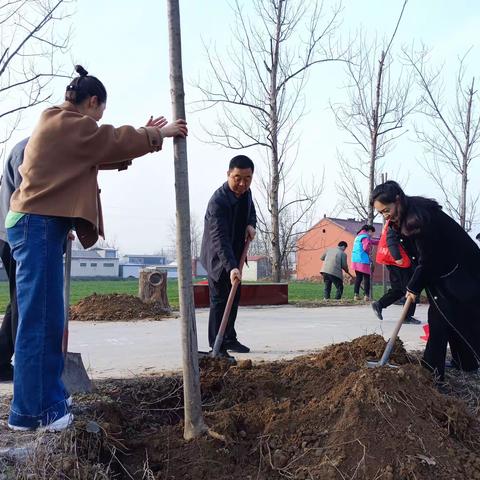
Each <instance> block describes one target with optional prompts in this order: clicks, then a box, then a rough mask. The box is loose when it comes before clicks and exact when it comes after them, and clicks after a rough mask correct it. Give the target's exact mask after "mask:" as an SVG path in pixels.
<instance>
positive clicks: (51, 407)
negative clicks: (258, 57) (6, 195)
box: [5, 66, 187, 430]
mask: <svg viewBox="0 0 480 480" xmlns="http://www.w3.org/2000/svg"><path fill="white" fill-rule="evenodd" d="M76 70H77V73H78V74H79V76H78V77H76V78H74V79H73V80H72V82H71V83H70V84H69V85H68V86H67V90H66V94H65V102H64V103H63V104H62V105H60V106H58V107H52V108H48V109H47V110H45V111H44V112H43V113H42V115H41V117H40V120H39V122H38V124H37V126H36V128H35V130H34V132H33V133H32V136H31V137H30V140H29V142H28V144H27V147H26V149H25V157H24V162H23V165H22V166H21V168H20V169H19V170H20V173H21V175H22V183H21V185H20V187H19V189H18V190H17V191H15V193H14V194H13V196H12V199H11V203H10V212H9V213H8V215H7V219H6V222H5V225H6V227H7V233H8V240H9V244H10V246H11V248H12V253H13V256H14V258H15V260H16V262H17V300H18V311H19V325H18V332H17V339H16V345H15V369H14V395H13V401H12V405H11V410H10V417H9V420H8V424H9V426H10V428H12V429H14V430H34V429H36V428H38V427H41V428H46V429H48V430H62V429H64V428H66V427H68V426H69V425H70V423H71V422H72V419H73V416H72V414H71V413H70V408H69V407H70V405H69V403H70V402H69V401H68V400H67V398H66V397H68V393H67V394H66V392H65V388H64V385H63V383H62V380H61V374H62V370H63V355H62V334H63V323H64V313H63V312H64V310H63V308H64V306H63V295H62V286H63V271H62V265H63V260H62V257H63V247H64V244H65V241H66V238H67V235H68V233H69V231H70V229H72V228H74V229H75V230H76V233H77V236H78V238H79V240H80V242H81V243H82V245H83V246H84V247H85V248H87V247H90V246H92V245H93V244H94V243H95V242H96V241H97V239H98V236H99V235H102V236H103V223H102V209H101V204H100V196H99V189H98V184H97V175H98V170H99V169H113V168H117V169H119V170H120V169H124V168H126V167H128V165H129V164H130V163H131V160H132V159H133V158H137V157H140V156H142V155H145V154H146V153H149V152H156V151H158V150H160V149H161V148H162V142H163V139H164V138H165V137H174V136H182V137H184V136H186V135H187V126H186V122H185V121H184V120H176V121H175V122H173V123H170V124H168V123H167V122H166V120H165V119H164V118H163V117H159V118H157V119H151V120H149V122H148V123H147V125H146V126H145V127H141V128H138V129H137V128H134V127H131V126H122V127H120V128H115V127H113V126H112V125H102V126H98V124H97V122H98V121H99V120H100V119H101V118H102V115H103V112H104V110H105V106H106V101H107V92H106V90H105V87H104V86H103V84H102V82H100V80H98V79H97V78H95V77H93V76H90V75H88V72H86V71H85V70H84V69H83V68H82V67H80V66H77V67H76Z"/></svg>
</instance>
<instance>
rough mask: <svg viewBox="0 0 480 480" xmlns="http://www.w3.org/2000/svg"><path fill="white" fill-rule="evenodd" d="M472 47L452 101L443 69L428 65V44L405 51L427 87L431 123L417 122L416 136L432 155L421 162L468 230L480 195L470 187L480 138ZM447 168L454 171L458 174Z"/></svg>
mask: <svg viewBox="0 0 480 480" xmlns="http://www.w3.org/2000/svg"><path fill="white" fill-rule="evenodd" d="M468 53H469V52H467V53H466V54H465V55H464V56H463V57H462V58H460V59H459V67H458V72H457V76H456V81H455V101H454V102H452V103H453V105H451V104H449V103H446V102H445V100H444V98H443V86H442V84H441V79H440V75H441V72H442V69H441V68H438V69H433V70H432V69H429V68H428V66H427V63H428V61H427V60H428V51H427V50H426V49H425V48H424V49H422V51H421V52H420V53H417V54H409V53H408V52H405V55H406V57H407V59H408V60H409V62H410V64H411V66H412V68H413V69H414V71H415V73H416V78H417V82H418V85H419V87H420V89H421V91H422V99H423V102H422V108H421V111H422V113H423V114H424V116H425V118H426V119H427V125H428V127H429V128H428V129H424V128H421V127H418V126H416V127H415V131H416V134H417V139H418V141H419V142H420V143H421V144H422V145H423V147H424V152H425V153H426V154H427V156H428V157H429V158H428V160H427V161H426V162H420V165H421V166H422V167H423V168H424V169H425V171H426V172H427V173H428V174H429V176H430V177H431V178H432V179H433V181H434V182H435V183H436V184H437V186H438V187H439V188H440V190H441V192H442V194H443V196H444V201H445V206H446V208H447V210H448V212H449V213H450V215H451V216H452V217H454V218H455V219H457V220H458V222H459V223H460V225H461V226H462V228H464V229H465V230H466V231H467V232H468V231H470V230H471V228H472V223H473V222H474V220H475V214H476V206H477V202H478V199H479V195H480V193H478V189H477V193H476V194H472V193H469V189H468V184H469V181H470V175H469V174H470V171H471V166H472V162H473V161H474V160H476V159H477V158H478V156H479V150H478V147H479V139H480V110H479V109H478V105H479V101H480V98H479V95H478V90H477V88H476V86H475V77H474V76H472V77H471V80H470V78H469V79H467V78H466V67H465V59H466V57H467V55H468ZM447 172H451V173H452V174H453V180H452V177H451V176H450V175H447V174H446V173H447Z"/></svg>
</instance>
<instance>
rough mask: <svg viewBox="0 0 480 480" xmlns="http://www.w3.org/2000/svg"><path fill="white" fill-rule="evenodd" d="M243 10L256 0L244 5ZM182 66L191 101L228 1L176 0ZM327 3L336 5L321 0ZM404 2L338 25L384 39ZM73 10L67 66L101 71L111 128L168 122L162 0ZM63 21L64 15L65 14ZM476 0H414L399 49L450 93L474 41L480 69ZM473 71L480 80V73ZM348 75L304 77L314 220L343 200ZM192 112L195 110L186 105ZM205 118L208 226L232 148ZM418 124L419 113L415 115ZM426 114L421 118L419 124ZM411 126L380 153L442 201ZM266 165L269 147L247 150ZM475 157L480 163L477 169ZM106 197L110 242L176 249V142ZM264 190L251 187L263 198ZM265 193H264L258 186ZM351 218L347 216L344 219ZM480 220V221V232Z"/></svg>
mask: <svg viewBox="0 0 480 480" xmlns="http://www.w3.org/2000/svg"><path fill="white" fill-rule="evenodd" d="M243 3H244V4H246V5H247V11H248V8H249V7H248V6H249V2H248V1H246V0H245V1H244V2H243ZM180 4H181V5H180V6H181V15H182V37H183V38H182V41H183V61H184V64H183V69H184V75H185V81H186V95H187V96H186V101H187V102H192V101H194V100H196V99H198V98H199V93H198V92H197V91H196V90H195V89H194V88H193V87H192V84H193V83H195V81H196V80H197V79H200V80H203V79H206V73H207V63H206V61H205V52H204V50H203V47H202V39H203V41H204V42H205V43H207V44H212V43H215V45H216V47H217V49H218V50H219V51H222V49H223V48H224V47H225V46H226V45H227V44H228V43H229V42H230V40H231V30H230V29H231V26H232V24H233V20H234V19H233V17H232V14H231V10H230V8H229V6H228V2H226V1H216V0H203V1H199V0H181V1H180ZM325 4H326V5H327V6H328V5H329V1H328V0H325ZM401 4H402V1H401V0H388V1H385V0H345V1H344V2H343V12H342V19H343V24H342V26H341V29H340V33H341V35H342V37H344V38H347V37H348V35H349V33H351V32H353V31H355V30H357V29H358V28H360V27H363V28H364V29H365V30H366V31H368V32H369V33H370V34H371V35H373V34H375V33H377V34H378V35H379V36H380V37H382V36H384V35H389V34H390V32H391V31H392V28H393V27H394V24H395V21H396V17H397V15H398V12H399V9H400V7H401ZM74 7H75V12H74V14H73V16H72V17H71V19H70V20H71V22H72V25H73V37H72V41H71V51H70V52H69V54H68V55H67V56H66V57H65V59H64V61H63V63H64V65H65V69H66V70H69V68H70V65H73V64H75V63H80V64H82V65H83V66H84V67H85V68H86V69H87V70H88V71H89V72H90V73H91V74H92V75H95V76H97V77H98V78H100V79H101V80H102V81H103V82H104V84H105V86H106V88H107V91H108V104H107V109H106V112H105V115H104V118H103V120H102V122H104V123H111V124H113V125H115V126H120V125H122V124H132V125H135V126H141V125H143V124H144V123H145V121H146V120H147V119H148V117H149V116H150V115H152V114H153V115H159V114H163V115H165V116H167V117H168V118H170V117H171V105H170V91H169V88H170V86H169V72H168V34H167V16H166V2H165V1H164V0H163V1H162V0H135V2H132V1H126V0H101V1H99V0H78V2H77V3H76V4H75V5H74ZM67 22H68V21H67ZM478 25H480V3H479V2H478V1H475V0H457V1H456V2H455V3H453V2H451V1H448V0H410V2H409V4H408V6H407V9H406V12H405V16H404V19H403V22H402V24H401V26H400V30H399V33H398V38H397V40H396V48H395V51H396V52H399V50H400V47H401V46H402V45H406V44H411V42H412V41H413V40H415V42H418V44H420V42H424V43H425V44H426V45H427V46H429V47H431V48H432V49H433V52H432V66H435V65H437V66H440V65H442V64H444V72H443V76H444V79H445V84H446V91H447V92H448V91H449V90H451V88H452V86H453V82H454V80H455V74H456V69H457V65H458V64H457V58H458V56H459V55H463V54H464V53H465V52H466V51H467V50H468V49H469V48H470V47H473V49H472V51H471V52H470V54H469V56H468V61H467V65H468V70H467V74H468V75H469V76H470V77H471V76H472V75H477V74H478V73H479V72H478V66H479V65H480V46H479V45H478V38H479V36H478ZM477 77H478V75H477ZM346 82H347V79H346V76H345V72H344V69H343V68H342V67H341V66H340V65H333V64H324V65H319V66H318V67H315V68H314V69H313V70H312V71H311V74H310V76H309V81H308V85H307V87H306V88H305V91H304V96H305V102H306V105H307V109H306V115H305V116H304V118H303V120H302V121H301V123H300V124H299V125H298V127H297V128H299V131H298V132H297V133H298V134H299V137H300V143H299V155H298V159H297V161H296V164H295V168H294V170H293V172H292V175H293V178H295V180H296V181H300V180H301V179H302V178H303V179H311V178H312V177H317V178H318V177H319V176H320V175H321V174H322V171H323V170H325V174H326V177H325V179H326V185H325V190H324V193H323V195H322V197H321V198H320V200H319V203H318V208H317V215H318V217H321V216H323V214H324V213H326V214H327V215H329V214H332V213H333V212H335V211H336V207H337V205H338V196H337V193H336V189H335V183H336V182H338V181H341V179H340V178H339V175H338V166H337V161H336V155H337V153H336V152H337V150H341V151H346V152H348V148H349V146H348V145H347V144H346V143H345V142H346V141H347V140H348V138H347V137H346V135H345V134H344V133H343V132H342V131H341V130H339V129H338V127H337V125H336V123H335V120H334V117H333V114H332V112H331V111H330V108H329V102H341V101H342V100H345V98H346V92H345V89H344V88H343V87H344V86H345V84H346ZM64 83H65V82H64V81H61V82H60V83H58V84H57V88H56V89H55V92H54V93H55V94H54V97H55V98H56V102H60V101H61V100H62V98H63V92H64V87H65V85H64ZM190 110H192V108H190ZM38 114H39V110H32V111H30V112H28V113H27V114H25V116H24V118H23V121H22V124H21V129H19V130H18V131H17V132H15V135H14V136H13V138H12V139H11V141H10V143H9V146H10V147H11V146H13V145H14V143H16V141H18V140H20V139H21V138H23V137H25V136H27V135H29V133H30V132H31V129H32V128H33V127H34V125H35V123H36V120H37V118H38ZM214 119H215V116H214V112H210V113H208V112H207V113H206V112H203V113H195V114H193V113H191V114H189V116H188V118H187V120H188V122H189V128H190V135H189V138H188V155H189V172H190V201H191V209H192V213H193V215H194V216H195V217H196V218H197V219H198V220H200V221H201V219H202V218H203V214H204V211H205V208H206V204H207V202H208V199H209V197H210V196H211V194H212V193H213V191H214V190H215V189H216V188H218V186H220V185H221V183H222V182H223V181H224V180H225V178H226V169H227V165H228V160H229V159H230V158H231V157H232V156H233V155H234V154H236V153H237V152H232V151H229V150H227V149H224V148H220V147H216V146H212V145H208V144H205V143H202V141H201V140H202V139H205V135H204V134H203V132H202V130H201V128H200V122H201V123H203V124H206V125H209V124H212V122H213V121H214ZM412 121H413V118H412ZM417 121H420V120H417ZM407 129H408V132H407V133H406V134H405V135H403V136H402V137H401V139H399V141H398V142H397V147H396V148H395V150H393V151H392V152H391V153H390V154H389V155H388V157H387V158H386V159H385V169H386V171H388V172H389V176H390V178H392V177H396V176H398V178H400V179H401V180H402V182H405V183H406V190H407V192H408V193H410V194H422V195H429V196H436V197H438V198H439V199H440V198H441V197H440V195H439V194H438V191H437V190H436V189H435V187H434V185H433V183H432V181H431V180H429V179H428V178H427V176H426V174H425V173H424V171H423V170H422V169H421V168H420V167H419V166H418V163H417V162H418V161H422V158H423V154H422V150H421V148H420V147H419V146H418V145H417V144H415V142H414V135H413V131H412V125H411V123H408V125H407ZM245 153H246V154H248V155H250V156H251V157H252V158H253V160H254V161H255V162H256V165H257V172H258V173H259V174H261V173H262V172H265V171H266V170H265V165H264V163H263V162H264V158H263V155H264V152H259V151H255V150H252V151H246V152H245ZM478 163H480V162H477V164H478ZM99 181H100V186H101V188H102V202H103V207H104V216H105V219H104V220H105V227H106V228H105V229H106V235H107V240H110V241H114V242H115V244H116V245H117V246H118V247H120V249H121V251H122V252H123V253H152V252H157V251H159V250H161V249H162V248H166V247H168V246H169V245H170V244H171V235H172V233H171V224H172V222H173V220H174V218H175V193H174V175H173V162H172V147H171V141H169V140H167V141H166V142H165V146H164V149H163V151H162V152H160V153H158V154H150V155H146V156H145V157H142V158H140V159H137V160H135V161H134V164H133V166H132V167H130V169H129V170H128V171H126V172H120V173H113V172H108V173H101V174H100V178H99ZM258 188H259V186H258V185H254V187H253V189H252V190H253V193H254V195H255V194H256V190H258ZM470 188H472V189H476V191H479V190H480V166H479V165H477V166H476V167H475V168H474V170H472V173H471V181H470ZM257 195H258V191H257ZM345 216H346V215H345ZM478 228H479V225H478V224H477V226H476V229H475V231H476V230H478Z"/></svg>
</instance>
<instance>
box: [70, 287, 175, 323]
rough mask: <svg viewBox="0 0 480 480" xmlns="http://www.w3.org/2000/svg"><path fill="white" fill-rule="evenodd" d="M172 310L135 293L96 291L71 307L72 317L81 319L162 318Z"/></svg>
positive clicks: (123, 319)
mask: <svg viewBox="0 0 480 480" xmlns="http://www.w3.org/2000/svg"><path fill="white" fill-rule="evenodd" d="M169 314H170V312H169V311H168V310H165V309H163V308H162V307H161V306H160V305H159V304H157V303H150V304H146V303H143V302H142V301H141V300H140V299H139V298H138V297H135V296H134V295H126V294H119V293H112V294H109V295H97V294H96V293H94V294H93V295H90V296H88V297H85V298H83V299H82V300H80V301H79V302H78V303H76V304H75V305H73V306H71V307H70V319H71V320H80V321H96V322H102V321H108V322H114V321H128V320H139V319H142V318H148V319H152V320H162V319H163V318H165V317H167V316H169Z"/></svg>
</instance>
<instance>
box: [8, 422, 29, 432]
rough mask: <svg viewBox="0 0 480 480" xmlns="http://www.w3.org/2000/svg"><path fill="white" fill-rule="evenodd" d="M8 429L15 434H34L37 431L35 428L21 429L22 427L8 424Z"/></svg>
mask: <svg viewBox="0 0 480 480" xmlns="http://www.w3.org/2000/svg"><path fill="white" fill-rule="evenodd" d="M8 428H9V429H10V430H14V431H15V432H32V431H33V430H35V427H21V426H20V425H12V424H11V423H9V424H8Z"/></svg>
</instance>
